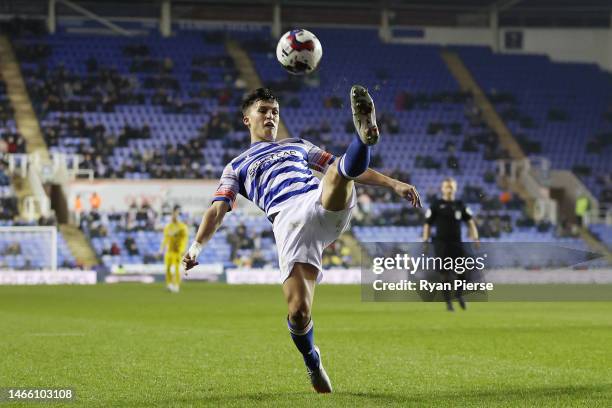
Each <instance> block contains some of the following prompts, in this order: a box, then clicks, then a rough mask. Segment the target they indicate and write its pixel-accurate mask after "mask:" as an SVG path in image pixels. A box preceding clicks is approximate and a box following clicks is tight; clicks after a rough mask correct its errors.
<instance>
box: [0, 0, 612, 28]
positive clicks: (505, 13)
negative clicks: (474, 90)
mask: <svg viewBox="0 0 612 408" xmlns="http://www.w3.org/2000/svg"><path fill="white" fill-rule="evenodd" d="M72 1H73V2H74V3H77V4H79V5H80V6H82V7H85V8H87V9H88V10H91V11H93V12H94V13H97V14H99V15H102V16H105V17H142V18H157V17H159V7H158V6H159V4H160V3H161V0H130V1H121V0H72ZM61 2H62V0H57V4H58V6H57V7H58V8H57V10H58V14H59V15H60V16H65V15H74V12H73V11H71V10H70V9H68V8H67V7H65V6H62V5H61ZM277 2H278V3H279V4H280V5H281V9H282V13H283V21H284V22H287V23H291V22H298V21H299V22H325V23H348V24H371V25H377V24H378V23H379V21H380V14H379V13H378V12H375V13H373V12H372V11H373V10H380V9H382V8H383V7H384V6H386V7H387V8H389V9H390V10H392V11H394V12H395V15H394V17H393V20H392V23H393V24H396V25H450V26H453V25H461V26H470V25H480V26H482V25H487V24H488V21H489V13H490V11H492V10H497V11H498V16H499V24H500V25H501V26H556V27H610V26H611V20H612V1H611V0H172V15H173V18H183V19H204V20H234V21H235V20H245V21H262V20H263V21H267V20H270V19H271V17H272V6H273V4H275V3H277ZM47 7H48V0H28V1H22V0H2V1H0V14H3V15H22V16H27V15H30V16H34V15H37V16H44V15H45V14H46V12H47Z"/></svg>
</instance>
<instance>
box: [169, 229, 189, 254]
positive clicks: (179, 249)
mask: <svg viewBox="0 0 612 408" xmlns="http://www.w3.org/2000/svg"><path fill="white" fill-rule="evenodd" d="M188 239H189V230H188V229H187V225H186V224H185V223H182V222H180V221H178V222H171V223H169V224H168V225H166V227H165V228H164V246H166V245H167V246H168V252H174V253H183V252H185V249H187V240H188Z"/></svg>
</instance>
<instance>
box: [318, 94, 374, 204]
mask: <svg viewBox="0 0 612 408" xmlns="http://www.w3.org/2000/svg"><path fill="white" fill-rule="evenodd" d="M350 99H351V111H352V112H353V124H354V125H355V130H356V131H357V137H355V139H354V140H353V141H352V142H351V144H349V146H348V148H347V149H346V152H345V153H344V154H343V155H342V157H340V160H338V161H337V162H336V163H334V164H333V165H332V166H331V167H330V168H329V169H328V171H327V172H326V173H325V177H323V195H322V198H321V203H322V204H323V208H325V209H326V210H329V211H340V210H344V209H346V208H347V207H348V205H349V202H350V201H349V200H350V199H351V194H352V192H353V179H355V178H356V177H359V176H360V175H361V174H362V173H363V172H364V171H366V170H367V169H368V166H369V165H370V147H371V146H373V145H375V144H376V143H378V140H379V139H380V134H379V132H378V127H377V126H376V109H375V108H374V101H373V100H372V97H371V96H370V94H369V93H368V90H367V89H366V88H364V87H363V86H361V85H354V86H353V87H352V88H351V93H350Z"/></svg>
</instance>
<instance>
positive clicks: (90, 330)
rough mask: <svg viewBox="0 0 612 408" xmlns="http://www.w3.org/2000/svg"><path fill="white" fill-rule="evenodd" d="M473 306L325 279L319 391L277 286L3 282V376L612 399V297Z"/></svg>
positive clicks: (79, 384)
mask: <svg viewBox="0 0 612 408" xmlns="http://www.w3.org/2000/svg"><path fill="white" fill-rule="evenodd" d="M468 308H469V309H468V311H466V312H463V311H461V310H458V311H456V312H455V313H452V314H451V313H447V312H446V311H445V310H444V307H443V305H442V304H439V303H438V304H423V303H362V302H361V301H360V290H359V287H357V286H325V285H323V286H320V287H318V288H317V294H316V296H315V305H314V315H313V316H314V321H315V334H316V339H317V344H318V345H319V346H320V347H321V351H322V355H323V361H324V363H325V366H326V368H327V371H328V373H329V375H330V377H331V379H332V382H333V385H334V391H335V392H334V393H333V394H331V395H317V394H315V393H314V392H313V391H312V390H311V388H310V384H309V382H308V379H307V376H306V372H305V369H304V367H303V363H302V359H301V356H300V355H299V354H298V352H297V351H296V350H295V348H294V346H293V343H292V342H291V340H290V337H289V335H288V333H287V329H286V327H285V313H286V311H285V304H284V300H283V297H282V292H281V288H280V286H278V285H277V286H229V285H219V284H194V283H191V284H188V285H185V286H184V287H183V290H182V292H181V293H180V294H178V295H175V294H170V293H166V292H165V291H164V290H163V289H162V286H160V285H135V284H134V285H132V284H120V285H115V286H113V285H96V286H90V287H76V286H55V287H50V286H47V287H44V286H37V287H23V286H21V287H0V387H45V388H50V387H71V388H73V389H75V391H76V394H77V399H76V400H75V401H73V402H69V403H65V404H57V403H56V404H53V405H52V406H55V407H59V406H68V407H75V406H86V407H132V406H134V407H136V406H142V407H150V406H163V407H173V406H207V405H210V406H236V407H244V406H253V405H254V406H273V407H277V406H291V407H300V406H309V407H325V406H342V407H357V406H359V407H361V406H367V407H372V406H415V407H426V406H430V407H451V406H462V407H498V406H500V407H518V406H520V407H527V406H533V407H543V406H549V407H563V406H571V407H578V406H584V407H590V408H593V407H610V406H612V302H608V303H606V302H598V303H595V302H564V303H561V302H558V303H535V302H533V303H519V302H516V303H494V302H491V303H478V304H476V303H472V304H469V305H468ZM22 405H26V404H22ZM0 406H7V407H8V406H20V404H17V403H12V402H11V403H8V402H0ZM30 406H44V404H41V403H30Z"/></svg>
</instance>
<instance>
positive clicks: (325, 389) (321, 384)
mask: <svg viewBox="0 0 612 408" xmlns="http://www.w3.org/2000/svg"><path fill="white" fill-rule="evenodd" d="M315 350H316V352H317V354H318V355H319V368H318V369H317V370H311V369H310V368H308V367H306V371H308V377H310V382H311V383H312V387H313V388H314V389H315V391H316V392H318V393H319V394H326V393H329V392H332V385H331V381H330V380H329V377H328V376H327V373H326V372H325V369H324V368H323V361H322V360H321V352H320V351H319V348H318V347H317V346H315Z"/></svg>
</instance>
